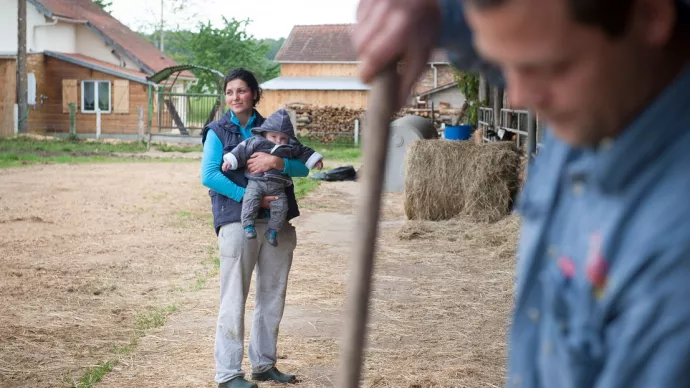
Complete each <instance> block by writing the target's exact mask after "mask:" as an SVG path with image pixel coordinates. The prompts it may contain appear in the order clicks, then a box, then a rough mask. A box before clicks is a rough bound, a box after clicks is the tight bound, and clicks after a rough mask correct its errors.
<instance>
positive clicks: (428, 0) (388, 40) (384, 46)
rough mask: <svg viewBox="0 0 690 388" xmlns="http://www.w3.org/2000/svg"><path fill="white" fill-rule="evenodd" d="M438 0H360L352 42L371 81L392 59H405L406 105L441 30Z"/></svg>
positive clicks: (403, 85) (363, 72)
mask: <svg viewBox="0 0 690 388" xmlns="http://www.w3.org/2000/svg"><path fill="white" fill-rule="evenodd" d="M438 1H439V0H361V1H360V2H359V7H358V8H357V27H356V28H355V31H354V33H353V36H352V38H353V43H354V45H355V49H356V50H357V54H358V56H359V60H360V61H361V62H362V63H361V65H360V69H359V77H360V78H361V79H362V81H363V82H365V83H369V82H371V81H372V79H373V78H374V77H375V76H376V75H377V74H378V73H379V72H380V71H381V70H383V69H384V68H385V67H386V66H387V65H388V64H390V63H391V62H393V61H400V60H402V61H403V62H404V66H403V68H402V73H401V75H400V81H401V83H400V93H401V95H400V101H399V105H400V106H403V105H405V102H406V100H407V98H408V96H409V94H410V90H411V89H412V85H414V83H415V81H417V79H418V78H419V75H420V74H421V73H422V70H423V69H424V67H425V66H426V63H427V60H428V59H429V57H430V55H431V50H432V49H433V48H434V47H435V45H436V42H437V40H438V37H439V35H440V33H441V9H440V6H439V4H438ZM453 1H460V0H453Z"/></svg>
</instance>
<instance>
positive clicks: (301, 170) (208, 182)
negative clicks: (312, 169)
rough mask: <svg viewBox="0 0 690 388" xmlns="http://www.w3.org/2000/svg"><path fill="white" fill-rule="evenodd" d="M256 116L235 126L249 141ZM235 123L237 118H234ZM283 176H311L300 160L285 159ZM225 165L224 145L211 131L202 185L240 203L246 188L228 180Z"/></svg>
mask: <svg viewBox="0 0 690 388" xmlns="http://www.w3.org/2000/svg"><path fill="white" fill-rule="evenodd" d="M254 119H255V116H254V115H252V118H251V119H250V120H249V122H247V125H246V126H245V127H242V126H240V125H239V124H238V123H239V120H237V122H236V123H235V124H238V126H239V127H240V133H242V138H243V139H247V138H248V137H249V136H251V128H252V127H253V125H254ZM232 120H233V122H235V120H236V117H235V116H234V115H233V116H232ZM283 162H284V166H285V167H284V168H283V174H284V175H287V176H289V177H293V178H296V177H304V176H307V175H309V169H308V168H307V166H305V165H304V163H302V162H300V161H299V160H293V159H283ZM222 163H223V143H222V142H221V141H220V139H219V138H218V136H217V135H216V133H215V132H213V131H209V132H208V135H207V136H206V141H205V142H204V152H203V155H202V157H201V184H203V185H204V186H206V187H208V188H209V189H211V190H213V191H216V192H218V193H220V194H222V195H224V196H226V197H228V198H231V199H232V200H234V201H237V202H240V201H241V200H242V197H244V187H240V186H238V185H237V184H236V183H235V182H233V181H231V180H230V179H228V178H227V177H226V176H225V175H223V173H222V171H221V165H222Z"/></svg>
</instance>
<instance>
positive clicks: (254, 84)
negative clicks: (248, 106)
mask: <svg viewBox="0 0 690 388" xmlns="http://www.w3.org/2000/svg"><path fill="white" fill-rule="evenodd" d="M236 79H241V80H242V81H244V82H245V83H246V84H247V86H249V89H251V91H252V94H254V93H256V98H255V99H254V106H256V104H258V103H259V101H260V100H261V94H262V93H263V90H261V88H260V87H259V81H257V80H256V77H255V76H254V73H252V72H251V71H249V70H247V69H243V68H241V67H239V68H237V69H232V70H230V72H229V73H228V75H226V76H225V82H224V83H223V93H225V90H226V89H227V87H228V84H229V83H230V81H234V80H236Z"/></svg>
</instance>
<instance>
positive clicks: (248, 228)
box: [244, 225, 256, 240]
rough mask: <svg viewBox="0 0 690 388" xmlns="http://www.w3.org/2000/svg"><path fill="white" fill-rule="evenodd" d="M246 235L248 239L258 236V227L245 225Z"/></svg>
mask: <svg viewBox="0 0 690 388" xmlns="http://www.w3.org/2000/svg"><path fill="white" fill-rule="evenodd" d="M244 237H246V238H247V240H252V239H255V238H256V229H255V228H254V225H249V226H245V227H244Z"/></svg>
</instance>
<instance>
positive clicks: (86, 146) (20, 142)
mask: <svg viewBox="0 0 690 388" xmlns="http://www.w3.org/2000/svg"><path fill="white" fill-rule="evenodd" d="M5 151H14V152H18V151H25V152H36V151H42V152H50V153H70V152H97V153H113V152H125V153H143V152H146V144H145V143H143V142H118V143H106V142H100V141H86V140H81V139H77V140H69V139H35V138H32V137H25V136H20V137H16V138H8V137H0V152H5Z"/></svg>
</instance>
